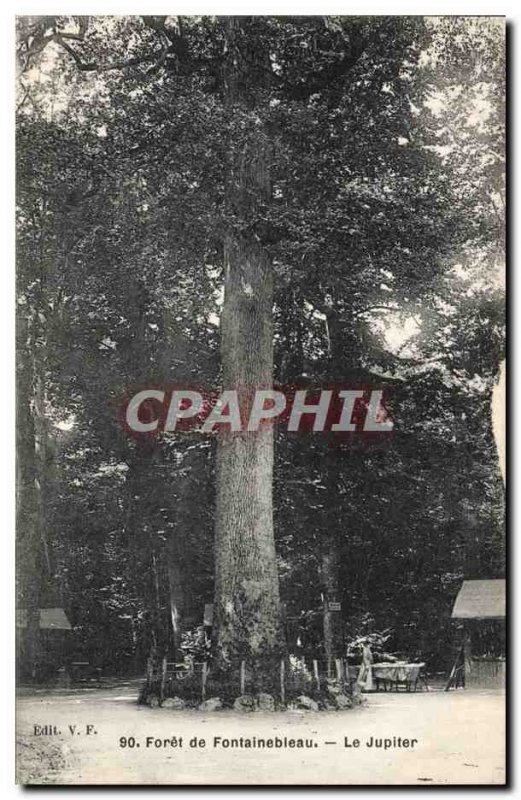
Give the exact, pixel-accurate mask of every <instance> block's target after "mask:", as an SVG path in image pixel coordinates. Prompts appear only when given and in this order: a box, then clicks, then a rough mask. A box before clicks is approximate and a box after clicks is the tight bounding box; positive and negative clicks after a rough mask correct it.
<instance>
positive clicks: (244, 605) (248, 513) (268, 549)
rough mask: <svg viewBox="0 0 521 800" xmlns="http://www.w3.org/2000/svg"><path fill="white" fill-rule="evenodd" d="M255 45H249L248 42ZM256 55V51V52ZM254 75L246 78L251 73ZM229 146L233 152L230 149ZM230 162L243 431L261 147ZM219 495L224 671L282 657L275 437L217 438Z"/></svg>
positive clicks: (231, 335)
mask: <svg viewBox="0 0 521 800" xmlns="http://www.w3.org/2000/svg"><path fill="white" fill-rule="evenodd" d="M245 24H247V23H245V22H244V18H239V19H238V18H227V20H226V34H227V42H226V47H227V65H226V70H225V92H226V102H227V104H228V106H229V108H230V109H231V111H232V113H233V111H234V109H235V108H237V109H240V112H241V113H242V112H244V111H245V110H247V109H248V107H249V105H250V103H251V99H252V96H253V94H254V92H255V80H258V74H260V73H261V72H262V71H261V70H256V69H255V65H256V64H258V63H259V59H260V60H262V59H263V58H264V54H263V53H261V52H258V51H256V52H253V51H252V50H251V49H250V50H248V53H247V57H246V55H245V53H244V50H242V51H241V47H244V46H245V45H244V37H243V36H242V34H243V32H244V30H243V26H244V25H245ZM251 38H252V40H253V39H254V37H251ZM256 46H258V45H256ZM252 70H253V72H252ZM233 147H234V145H233V144H232V148H233ZM236 147H237V149H236V150H235V148H234V150H235V151H234V152H233V153H232V162H231V167H230V170H229V175H228V176H227V189H226V195H227V196H226V200H227V211H228V213H229V214H230V215H233V217H234V218H235V219H237V218H239V219H240V222H241V223H242V224H241V225H240V229H241V232H238V230H237V228H236V227H235V228H233V229H232V227H231V226H230V228H229V229H228V231H227V234H226V237H225V243H224V270H225V279H224V302H223V308H222V315H221V337H222V338H221V358H222V371H223V388H224V389H225V390H226V389H234V390H236V391H237V392H238V396H239V406H240V409H241V418H242V420H243V426H244V424H245V423H246V422H247V419H248V416H249V410H250V408H251V405H252V402H253V397H254V393H255V391H256V390H257V389H266V388H270V387H271V386H272V380H273V321H272V315H273V270H272V265H271V262H270V259H269V258H268V256H267V254H266V252H265V250H264V249H263V247H262V244H261V243H260V242H259V239H258V237H257V236H255V234H254V233H253V232H252V229H253V226H254V225H255V222H256V220H257V211H258V207H259V205H260V204H261V203H262V202H265V201H267V200H269V196H270V179H269V171H268V166H267V162H268V159H267V140H266V136H265V134H264V132H263V131H262V129H259V130H258V132H257V131H255V130H250V131H249V135H248V136H247V137H246V143H244V141H243V142H242V143H241V145H240V146H239V145H236ZM216 479H217V486H216V503H217V508H216V531H215V552H216V559H215V560H216V564H215V568H216V575H215V578H216V585H215V611H216V632H215V636H216V644H217V656H218V659H219V660H220V661H221V662H226V661H228V660H229V659H232V658H238V657H243V656H252V657H258V656H270V655H275V654H278V653H280V652H281V650H283V634H282V626H281V620H280V603H279V585H278V575H277V564H276V554H275V541H274V530H273V507H272V482H273V429H272V427H271V426H266V427H263V428H261V429H259V430H258V431H255V432H242V431H241V432H229V431H227V430H221V432H220V433H219V436H218V445H217V476H216Z"/></svg>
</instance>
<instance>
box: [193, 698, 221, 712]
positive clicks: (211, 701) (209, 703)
mask: <svg viewBox="0 0 521 800" xmlns="http://www.w3.org/2000/svg"><path fill="white" fill-rule="evenodd" d="M222 707H223V704H222V700H221V698H220V697H209V698H208V700H203V702H202V703H201V704H200V705H199V711H220V710H221V708H222Z"/></svg>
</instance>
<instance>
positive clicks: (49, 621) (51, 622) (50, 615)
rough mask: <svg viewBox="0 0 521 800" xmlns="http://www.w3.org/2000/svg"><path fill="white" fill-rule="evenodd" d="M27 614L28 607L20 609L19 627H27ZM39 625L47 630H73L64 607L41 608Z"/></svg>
mask: <svg viewBox="0 0 521 800" xmlns="http://www.w3.org/2000/svg"><path fill="white" fill-rule="evenodd" d="M27 616H28V615H27V609H26V608H19V609H18V611H17V620H16V624H17V626H18V627H19V628H26V627H27ZM38 627H39V628H42V629H47V630H62V631H70V630H72V625H71V624H70V622H69V620H68V619H67V614H66V613H65V611H64V610H63V608H40V617H39V620H38Z"/></svg>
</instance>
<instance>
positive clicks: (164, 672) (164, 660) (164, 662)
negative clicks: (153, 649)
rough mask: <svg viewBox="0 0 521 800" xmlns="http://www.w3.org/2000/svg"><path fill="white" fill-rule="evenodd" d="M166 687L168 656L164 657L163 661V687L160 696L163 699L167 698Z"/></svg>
mask: <svg viewBox="0 0 521 800" xmlns="http://www.w3.org/2000/svg"><path fill="white" fill-rule="evenodd" d="M165 688H166V656H164V657H163V661H162V662H161V689H160V690H159V697H160V698H161V700H164V699H165Z"/></svg>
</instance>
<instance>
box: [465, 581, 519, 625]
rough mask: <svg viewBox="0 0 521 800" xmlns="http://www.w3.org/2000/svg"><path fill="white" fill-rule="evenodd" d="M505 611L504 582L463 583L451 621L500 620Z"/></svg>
mask: <svg viewBox="0 0 521 800" xmlns="http://www.w3.org/2000/svg"><path fill="white" fill-rule="evenodd" d="M505 610H506V581H504V580H499V579H497V580H487V581H463V586H462V587H461V589H460V590H459V593H458V596H457V597H456V602H455V603H454V608H453V609H452V617H453V619H502V618H503V617H504V616H505Z"/></svg>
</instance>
